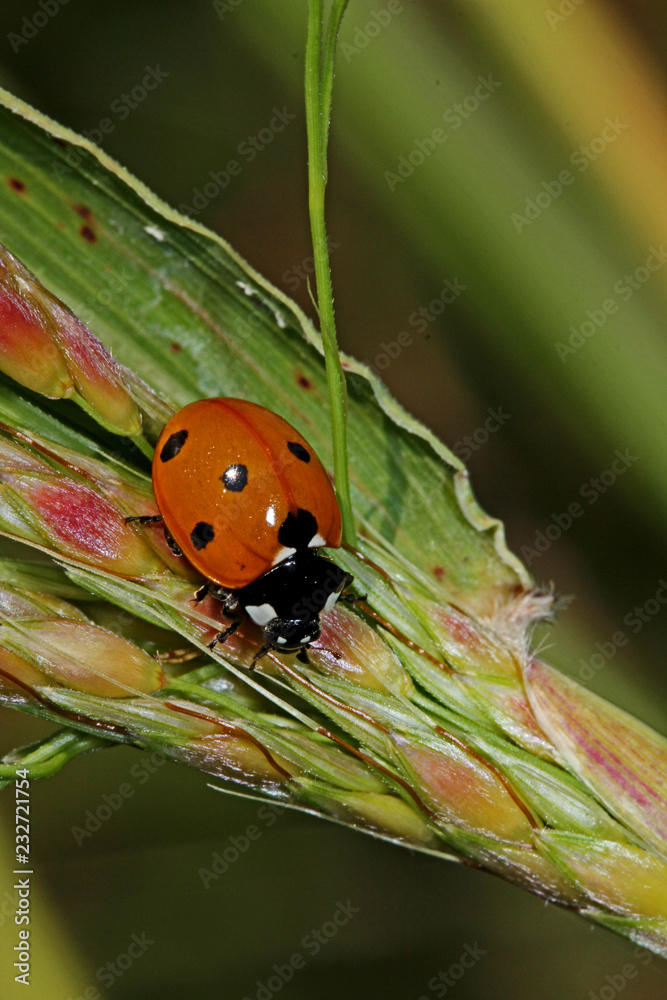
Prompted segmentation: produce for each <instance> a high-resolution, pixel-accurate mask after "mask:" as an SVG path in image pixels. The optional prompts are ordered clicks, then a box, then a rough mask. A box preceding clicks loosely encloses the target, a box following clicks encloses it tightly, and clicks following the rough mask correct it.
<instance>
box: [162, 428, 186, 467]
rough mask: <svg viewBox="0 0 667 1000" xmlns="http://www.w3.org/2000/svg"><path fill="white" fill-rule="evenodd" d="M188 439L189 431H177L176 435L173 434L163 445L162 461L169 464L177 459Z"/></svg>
mask: <svg viewBox="0 0 667 1000" xmlns="http://www.w3.org/2000/svg"><path fill="white" fill-rule="evenodd" d="M187 439H188V432H187V431H176V433H175V434H171V435H170V436H169V437H168V438H167V440H166V441H165V443H164V444H163V445H162V451H161V452H160V461H161V462H169V461H170V460H171V459H172V458H175V457H176V456H177V455H178V453H179V451H180V450H181V448H182V447H183V445H184V444H185V442H186V441H187Z"/></svg>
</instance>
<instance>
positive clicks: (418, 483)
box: [0, 92, 530, 613]
mask: <svg viewBox="0 0 667 1000" xmlns="http://www.w3.org/2000/svg"><path fill="white" fill-rule="evenodd" d="M0 178H3V179H4V181H5V182H4V183H0V212H1V213H2V217H3V223H4V239H5V241H6V243H7V245H8V247H9V249H10V250H11V251H12V252H13V253H15V254H16V255H17V256H18V257H19V258H20V259H21V260H22V261H23V262H24V263H25V264H26V265H27V266H28V267H29V268H30V269H31V270H32V271H34V273H35V274H36V275H37V277H38V278H39V279H40V280H41V281H42V282H43V283H44V284H45V285H46V286H47V287H48V288H49V289H50V290H51V291H53V292H54V293H55V294H56V295H58V296H59V297H60V298H61V299H62V300H63V301H64V302H65V303H66V305H68V306H69V307H70V308H71V309H72V310H73V311H74V313H75V314H76V315H78V316H79V317H80V318H81V319H82V320H83V321H84V322H85V323H87V325H89V327H90V328H91V330H92V331H93V333H95V335H96V336H98V337H99V338H100V340H102V341H103V343H105V344H106V345H107V346H108V347H109V348H110V349H111V350H112V352H113V354H114V357H115V358H116V359H117V360H118V361H119V362H120V363H121V364H123V365H126V366H128V367H130V368H132V369H134V370H136V371H137V372H138V373H139V375H140V376H141V377H142V378H144V379H145V380H146V381H147V382H148V383H149V384H150V385H151V386H152V387H153V388H154V389H156V390H158V391H159V392H160V393H162V394H163V396H164V397H165V398H166V399H167V400H170V401H172V402H173V403H174V404H175V405H182V404H185V403H187V402H189V401H190V400H192V399H195V398H198V397H202V396H212V395H230V396H241V397H244V398H247V399H252V400H256V401H258V402H261V403H263V404H265V405H268V406H270V407H271V408H272V409H273V410H275V411H276V412H278V413H280V414H281V415H282V416H284V417H285V418H286V419H288V420H289V421H291V422H292V423H294V424H295V425H296V426H297V427H299V428H300V429H301V430H302V431H303V433H304V434H305V435H306V437H307V438H308V439H309V440H310V441H312V442H313V445H314V447H315V448H316V450H317V452H318V454H319V455H320V456H321V457H322V459H323V461H324V463H325V465H326V466H327V467H328V468H331V433H330V421H329V414H328V409H327V405H326V400H327V389H326V381H325V376H324V366H323V363H322V344H321V339H320V337H319V335H318V334H317V332H316V331H315V330H314V329H313V327H312V325H311V324H310V322H309V321H308V319H307V318H306V317H305V315H304V314H303V313H302V312H301V311H300V310H299V309H298V308H297V307H296V306H295V305H294V304H293V303H292V302H290V301H289V300H288V299H287V298H286V297H285V296H284V295H283V294H282V293H281V292H280V291H278V290H277V289H275V288H273V287H272V286H270V285H269V284H268V283H267V282H266V281H265V280H264V279H263V278H261V277H260V276H259V275H258V274H256V273H255V272H254V271H253V270H252V268H251V267H250V266H249V265H248V264H246V263H245V262H244V261H243V260H242V259H241V258H239V256H238V255H237V254H236V253H235V252H234V251H233V250H232V249H231V248H230V247H229V246H227V245H226V244H225V242H224V241H223V240H222V239H221V238H219V237H218V236H216V235H214V234H213V233H210V232H209V231H208V230H206V229H205V228H204V227H202V226H201V225H199V224H198V223H196V222H193V221H191V220H187V219H185V218H183V217H182V216H180V215H179V214H178V213H176V212H174V211H173V210H172V209H170V208H169V207H168V206H166V205H164V204H163V203H161V202H160V201H159V199H158V198H156V197H155V196H154V195H153V194H152V193H151V192H150V191H148V190H147V189H146V188H145V187H144V186H143V185H142V184H140V183H139V182H138V181H136V180H135V179H134V178H133V177H132V176H131V175H130V174H129V173H128V172H127V171H126V170H124V169H123V168H122V167H120V166H118V165H117V164H116V163H114V162H113V161H112V160H111V159H110V158H109V157H108V156H106V155H105V154H104V153H102V152H101V151H100V150H98V149H97V148H96V147H94V146H93V145H92V144H91V143H90V142H88V141H87V140H85V139H82V138H80V137H78V136H76V135H74V134H73V133H72V132H70V131H68V130H67V129H64V128H62V127H60V126H58V125H56V124H55V123H54V122H52V121H49V120H48V119H46V118H44V117H43V116H42V115H40V114H39V113H38V112H36V111H35V110H33V109H31V108H30V107H28V106H27V105H25V104H23V103H22V102H20V101H18V100H16V99H15V98H13V97H11V96H10V95H9V94H7V93H5V92H0ZM9 178H16V179H18V180H20V181H21V182H22V184H23V188H22V189H21V190H17V185H10V184H9V183H6V181H7V180H8V179H9ZM345 367H346V370H347V375H348V385H349V448H350V476H351V487H352V498H353V506H354V510H355V513H356V516H357V523H358V527H359V529H360V531H361V533H362V535H363V534H364V533H370V534H371V535H372V536H373V537H374V538H375V539H377V540H379V541H380V543H381V545H383V546H387V547H391V548H392V549H394V548H395V549H397V550H399V551H400V553H401V557H402V559H403V560H404V562H407V564H408V565H409V564H410V563H411V564H412V565H413V566H414V567H415V574H416V575H419V574H421V579H422V580H424V579H426V580H427V581H428V589H429V592H430V593H431V595H432V596H433V597H435V598H436V599H438V598H439V599H442V598H443V597H446V598H448V599H449V600H450V601H453V602H455V603H457V604H459V605H460V606H462V607H464V608H466V609H470V610H473V611H477V612H479V611H486V612H489V613H490V612H491V611H492V610H493V609H497V608H498V607H499V606H502V604H503V603H504V602H505V601H507V600H509V599H510V597H511V596H512V595H514V594H515V593H516V590H517V587H528V586H529V585H530V580H529V577H528V575H527V573H526V571H525V570H524V569H523V567H522V566H521V565H520V563H519V562H518V561H517V560H516V559H515V557H513V556H512V555H511V554H510V553H509V552H508V550H507V548H506V546H505V542H504V534H503V528H502V525H501V524H500V523H499V522H498V521H496V520H494V519H492V518H489V517H488V516H487V515H485V514H484V513H483V512H482V511H481V510H480V509H479V507H478V506H477V504H476V502H475V500H474V498H473V496H472V493H471V491H470V487H469V483H468V480H467V476H466V473H465V472H464V470H463V468H462V465H461V463H460V461H459V459H457V458H456V457H455V456H454V455H453V454H452V453H451V452H449V451H448V449H447V448H446V447H445V446H444V445H443V444H442V443H441V442H439V441H438V440H437V439H436V438H435V437H434V436H433V435H432V434H431V433H430V431H428V430H427V428H425V427H423V426H422V425H421V424H420V423H419V422H418V421H417V420H415V419H414V418H412V417H410V416H409V415H408V414H407V413H405V412H404V411H403V410H402V409H401V407H400V406H399V405H398V404H397V403H396V402H395V401H394V400H393V399H392V398H391V397H390V395H389V393H388V392H387V390H386V389H385V388H384V386H382V385H381V383H380V382H379V381H378V380H377V379H376V378H375V377H374V376H373V375H372V374H370V373H369V372H368V371H367V369H366V368H365V367H364V366H363V365H361V364H359V363H357V362H356V361H352V360H346V361H345ZM63 405H66V404H63ZM57 412H59V411H58V409H57ZM64 412H68V411H64ZM42 420H43V418H42ZM40 429H43V423H42V427H41V428H40ZM155 430H156V428H152V431H153V434H154V433H155ZM111 440H113V439H111ZM118 440H119V439H117V441H118ZM118 447H119V446H118V444H116V448H118ZM124 453H126V452H124ZM362 548H363V543H362ZM434 570H437V575H435V574H434Z"/></svg>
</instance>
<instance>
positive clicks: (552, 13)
mask: <svg viewBox="0 0 667 1000" xmlns="http://www.w3.org/2000/svg"><path fill="white" fill-rule="evenodd" d="M584 3H586V0H561V2H560V3H559V4H558V7H556V9H555V10H552V9H551V8H549V10H545V12H544V16H545V17H546V19H547V22H548V24H549V27H550V28H551V30H552V31H555V30H556V28H557V27H558V25H559V24H562V23H563V21H567V19H568V17H572V15H573V14H574V13H575V11H577V10H579V8H580V7H581V6H582V4H584Z"/></svg>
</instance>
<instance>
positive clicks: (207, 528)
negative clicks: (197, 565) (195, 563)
mask: <svg viewBox="0 0 667 1000" xmlns="http://www.w3.org/2000/svg"><path fill="white" fill-rule="evenodd" d="M214 538H215V531H214V530H213V525H212V524H209V523H208V521H199V522H198V523H197V524H195V526H194V528H193V529H192V531H191V532H190V539H191V541H192V544H193V545H194V547H195V548H196V549H197V550H200V549H205V548H206V546H207V545H208V543H209V542H212V541H213V539H214Z"/></svg>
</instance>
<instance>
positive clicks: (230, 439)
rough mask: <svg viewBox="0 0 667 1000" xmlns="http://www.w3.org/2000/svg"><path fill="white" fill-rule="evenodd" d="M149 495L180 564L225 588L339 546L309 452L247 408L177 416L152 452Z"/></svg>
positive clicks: (330, 495)
mask: <svg viewBox="0 0 667 1000" xmlns="http://www.w3.org/2000/svg"><path fill="white" fill-rule="evenodd" d="M153 490H154V493H155V499H156V502H157V505H158V509H159V511H160V513H161V514H162V516H163V518H164V523H165V525H166V527H167V529H168V530H169V532H170V533H171V535H172V536H173V538H174V540H175V542H176V544H177V545H178V547H179V548H180V549H181V551H182V552H183V554H184V555H185V556H186V558H187V559H188V560H189V561H190V562H191V563H192V564H193V566H195V568H196V569H198V570H199V572H200V573H202V575H203V576H205V577H206V579H207V580H211V581H212V582H213V583H215V584H218V585H219V586H221V587H226V588H229V589H231V590H237V589H239V588H243V587H246V586H247V585H248V584H251V583H253V582H254V581H256V580H258V578H260V577H261V576H263V574H265V573H267V572H269V571H270V570H271V569H272V568H273V567H275V566H277V565H279V564H280V563H281V562H283V561H284V560H286V559H288V558H289V556H290V555H291V554H292V553H294V552H295V550H297V549H298V550H305V549H310V550H312V549H316V548H319V547H321V546H328V547H330V548H337V547H338V546H339V545H340V542H341V516H340V509H339V507H338V502H337V500H336V495H335V493H334V490H333V487H332V485H331V482H330V480H329V477H328V475H327V473H326V471H325V469H324V466H323V465H322V463H321V462H320V460H319V459H318V457H317V455H316V454H315V452H314V451H313V449H312V447H311V446H310V445H309V443H308V442H307V441H306V440H305V438H304V437H303V436H302V435H301V434H300V433H299V432H298V431H297V430H296V428H294V427H292V425H291V424H289V423H288V422H287V421H286V420H283V418H282V417H279V416H278V415H277V414H275V413H273V412H271V411H270V410H267V409H266V408H265V407H263V406H259V405H258V404H256V403H251V402H248V401H247V400H243V399H234V398H229V397H219V398H214V399H205V400H201V401H199V402H196V403H190V404H189V405H187V406H185V407H183V409H182V410H179V412H178V413H176V414H175V415H174V416H173V417H172V418H171V420H169V421H168V423H167V424H166V426H165V427H164V429H163V431H162V433H161V435H160V439H159V441H158V443H157V447H156V449H155V456H154V459H153ZM308 515H309V516H308Z"/></svg>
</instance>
